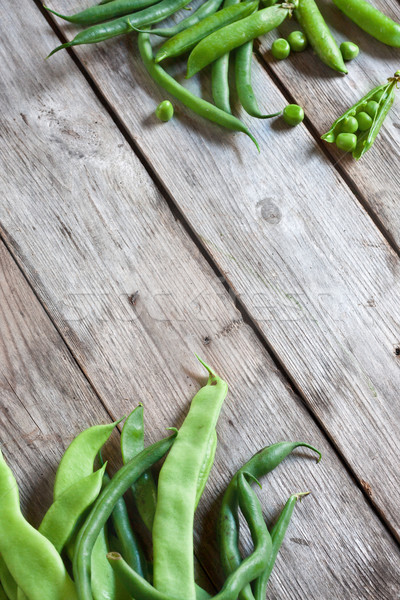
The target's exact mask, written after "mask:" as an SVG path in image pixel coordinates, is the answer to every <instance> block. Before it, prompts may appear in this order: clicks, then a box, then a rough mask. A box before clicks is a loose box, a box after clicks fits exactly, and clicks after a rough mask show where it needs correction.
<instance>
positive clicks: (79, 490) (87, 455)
mask: <svg viewBox="0 0 400 600" xmlns="http://www.w3.org/2000/svg"><path fill="white" fill-rule="evenodd" d="M142 35H146V34H142ZM199 360H200V359H199ZM200 362H201V363H202V364H203V365H204V367H205V368H206V369H207V372H208V380H207V383H206V384H205V385H204V386H203V387H202V388H201V389H200V390H199V391H198V392H197V394H196V395H195V396H194V398H193V399H192V401H191V404H190V407H189V411H188V414H187V416H186V418H185V420H184V422H183V424H182V425H181V427H180V429H179V430H177V429H174V430H173V433H172V434H171V435H169V436H168V437H166V438H164V439H161V440H160V441H157V442H155V443H153V444H151V445H150V446H147V447H145V445H144V422H143V406H142V405H141V404H140V405H139V406H137V407H136V408H135V409H134V410H133V412H132V413H131V414H130V415H129V416H128V418H127V419H126V420H125V423H124V425H123V428H122V432H121V459H122V462H123V466H122V467H121V468H120V469H119V470H117V472H116V473H115V474H114V476H113V477H112V478H110V477H109V476H108V475H107V473H106V467H107V463H103V458H102V452H101V451H102V447H103V445H104V444H105V443H106V442H107V440H108V438H109V437H110V435H111V433H112V432H113V430H114V429H115V427H116V425H118V424H119V423H120V421H117V422H116V423H111V424H107V425H96V426H93V427H89V428H88V429H85V430H84V431H83V432H82V433H81V434H79V435H78V436H77V437H76V438H75V439H74V440H73V441H72V443H71V444H70V445H69V447H68V448H67V450H66V451H65V454H64V456H63V457H62V460H61V462H60V465H59V467H58V470H57V473H56V478H55V484H54V502H53V504H52V505H51V506H50V508H49V509H48V511H47V512H46V514H45V516H44V518H43V520H42V523H41V525H40V526H39V528H38V530H36V529H34V528H33V527H32V525H30V524H29V523H28V522H27V521H26V519H25V518H24V516H23V515H22V513H21V509H20V505H19V494H18V486H17V482H16V480H15V478H14V475H13V474H12V472H11V470H10V468H9V467H8V465H7V464H6V461H5V459H4V457H3V454H2V453H1V451H0V491H1V494H0V600H106V599H107V600H130V599H131V598H132V597H133V598H135V599H136V600H179V599H181V600H236V599H237V598H238V597H240V598H242V599H244V598H247V599H248V600H254V597H255V600H264V598H265V590H266V586H267V581H268V579H269V576H270V574H271V572H272V568H273V566H274V562H275V559H276V556H277V554H278V551H279V548H280V546H281V544H282V542H283V540H284V536H285V532H286V530H287V528H288V526H289V522H290V519H291V517H292V514H293V509H294V506H295V504H296V501H297V500H298V499H299V498H301V497H302V496H303V495H305V494H307V493H308V492H305V493H303V494H302V493H299V494H294V495H292V496H290V498H289V500H288V501H287V503H286V504H285V506H284V507H283V510H282V512H281V515H280V516H279V519H278V520H277V522H276V524H275V525H274V526H273V527H272V528H271V529H269V528H268V526H267V524H266V523H265V521H264V518H263V511H262V507H261V504H260V501H259V500H258V498H257V496H256V494H255V492H254V491H253V489H252V487H251V483H252V482H254V481H255V482H256V483H258V478H259V477H262V476H264V475H266V474H267V473H269V472H271V471H272V470H273V469H274V468H275V467H277V466H278V465H279V464H280V463H281V462H282V461H283V460H284V458H285V457H286V456H288V455H289V454H290V453H291V452H292V451H293V450H295V449H296V448H299V447H303V448H309V449H311V450H312V451H314V452H316V453H317V454H318V456H319V458H320V457H321V455H320V453H319V452H318V450H316V449H315V448H314V447H312V446H310V445H309V444H306V443H304V442H279V443H277V444H273V445H272V446H269V447H267V448H264V449H263V450H261V451H260V452H258V453H257V454H255V455H254V456H253V457H252V458H251V459H250V460H249V461H248V462H247V463H246V464H245V465H243V467H242V468H241V469H239V471H238V472H237V473H236V474H235V476H234V477H233V479H232V481H231V482H230V484H229V485H228V487H227V489H226V492H225V494H224V497H223V500H222V504H221V509H220V520H219V528H218V536H219V540H220V548H221V563H222V568H223V570H224V572H225V575H226V579H225V582H224V584H223V586H222V589H221V590H220V591H219V592H218V593H217V594H216V595H215V596H214V597H213V598H212V597H211V596H210V595H209V594H208V593H207V592H206V591H205V590H203V589H202V588H201V587H199V585H198V584H197V583H196V581H195V576H194V569H193V523H194V517H195V511H196V508H197V504H198V502H199V499H200V497H201V495H202V493H203V491H204V489H205V485H206V483H207V480H208V477H209V474H210V470H211V468H212V465H213V462H214V457H215V451H216V446H217V435H216V425H217V421H218V417H219V414H220V411H221V408H222V405H223V402H224V400H225V397H226V395H227V391H228V386H227V384H226V383H225V381H224V380H223V379H221V377H219V376H218V375H217V374H216V373H215V372H214V371H213V369H211V368H210V367H209V366H208V365H206V364H205V363H204V362H202V361H200ZM165 455H167V456H166V459H165V461H164V463H163V466H162V468H161V470H160V473H159V477H158V482H156V480H155V478H154V475H153V473H152V472H151V467H152V466H153V464H154V463H155V462H157V461H159V460H160V459H162V458H163V457H164V456H165ZM96 457H99V462H100V467H99V468H98V469H97V470H95V471H94V470H93V469H94V464H95V462H96ZM128 490H130V492H131V494H132V495H133V499H134V501H135V503H136V507H137V509H138V511H137V512H138V515H137V517H136V519H141V520H142V522H143V523H142V524H143V525H144V526H145V527H147V528H148V529H149V531H150V532H151V537H152V555H153V564H152V565H151V563H150V562H149V560H148V556H147V552H146V551H145V549H144V544H143V541H142V540H141V537H140V535H139V534H138V532H137V528H136V527H135V525H136V524H137V523H136V522H135V520H133V519H132V518H131V511H130V509H129V507H128V506H127V504H126V501H127V497H124V495H125V494H126V492H128ZM239 510H240V511H241V513H242V515H243V517H244V519H245V521H246V522H247V525H248V528H249V531H250V534H251V537H252V541H253V550H252V552H251V553H250V554H249V555H248V556H246V557H245V558H242V557H241V555H240V552H239ZM171 540H179V544H176V543H171ZM67 557H69V559H70V560H71V562H72V571H71V568H70V563H69V559H68V558H67ZM149 567H151V568H149ZM250 584H252V585H253V590H254V595H253V591H252V588H251V587H250Z"/></svg>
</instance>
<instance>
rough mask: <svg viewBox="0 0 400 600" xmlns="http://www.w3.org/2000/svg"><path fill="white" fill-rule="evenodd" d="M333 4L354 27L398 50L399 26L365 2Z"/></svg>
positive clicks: (348, 0)
mask: <svg viewBox="0 0 400 600" xmlns="http://www.w3.org/2000/svg"><path fill="white" fill-rule="evenodd" d="M333 3H334V4H336V6H337V7H338V8H339V9H340V10H341V11H342V12H343V13H344V14H345V15H346V16H347V17H349V19H351V20H352V21H354V23H356V25H358V26H359V27H361V29H363V30H364V31H366V32H367V33H369V35H372V37H374V38H375V39H377V40H379V41H380V42H383V43H384V44H387V45H388V46H394V47H395V48H400V24H399V23H396V22H395V21H393V20H392V19H390V18H389V17H387V16H386V15H384V14H383V13H381V12H380V11H379V10H378V9H377V8H375V7H374V6H371V4H370V3H369V2H366V0H333Z"/></svg>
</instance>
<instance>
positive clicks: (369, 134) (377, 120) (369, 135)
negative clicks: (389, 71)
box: [353, 73, 400, 160]
mask: <svg viewBox="0 0 400 600" xmlns="http://www.w3.org/2000/svg"><path fill="white" fill-rule="evenodd" d="M399 76H400V73H399ZM394 86H395V83H392V84H390V85H389V86H388V88H387V96H386V98H384V99H383V100H382V101H381V103H380V106H379V109H378V111H377V112H376V114H375V116H374V118H373V120H372V125H371V127H370V128H369V129H368V131H366V132H365V133H364V132H363V133H362V134H360V135H359V136H358V142H357V146H356V148H355V150H354V151H353V158H355V159H356V160H359V159H360V158H361V157H362V156H363V155H364V154H365V153H366V152H367V151H368V150H369V149H370V148H371V146H372V144H373V143H374V141H375V139H376V136H377V135H378V133H379V130H380V128H381V127H382V124H383V121H384V120H385V118H386V116H387V114H388V112H389V110H390V108H391V106H392V104H393V102H394V96H395V93H394Z"/></svg>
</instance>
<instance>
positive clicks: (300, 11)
mask: <svg viewBox="0 0 400 600" xmlns="http://www.w3.org/2000/svg"><path fill="white" fill-rule="evenodd" d="M294 15H295V17H296V19H297V21H298V22H299V23H300V25H301V27H302V28H303V30H304V33H305V34H306V36H307V39H308V41H309V42H310V45H311V47H312V48H313V50H314V51H315V53H316V54H317V55H318V56H319V58H320V59H321V60H322V62H323V63H325V64H326V65H328V67H331V69H334V70H335V71H339V72H340V73H348V71H347V69H346V65H345V64H344V61H343V56H342V53H341V52H340V48H339V46H338V45H337V43H336V40H335V38H334V37H333V35H332V33H331V31H330V29H329V27H328V25H327V24H326V23H325V20H324V17H323V16H322V15H321V12H320V10H319V8H318V6H317V4H316V3H315V0H299V4H298V6H297V8H296V9H295V11H294Z"/></svg>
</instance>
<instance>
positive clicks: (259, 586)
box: [254, 492, 310, 600]
mask: <svg viewBox="0 0 400 600" xmlns="http://www.w3.org/2000/svg"><path fill="white" fill-rule="evenodd" d="M309 493H310V492H299V493H298V494H293V495H292V496H290V498H289V500H288V501H287V502H286V504H285V506H284V507H283V510H282V512H281V514H280V515H279V518H278V520H277V522H276V523H275V525H274V526H273V528H272V529H271V539H272V554H271V557H270V559H269V561H268V565H267V568H266V569H265V571H264V572H263V573H262V574H261V575H260V576H259V577H257V579H256V580H255V582H254V597H255V600H265V596H266V594H267V584H268V580H269V577H270V575H271V573H272V569H273V568H274V564H275V561H276V557H277V556H278V552H279V550H280V547H281V546H282V542H283V539H284V537H285V535H286V531H287V528H288V526H289V523H290V519H291V518H292V514H293V510H294V507H295V505H296V503H297V500H301V498H302V497H303V496H307V494H309Z"/></svg>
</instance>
